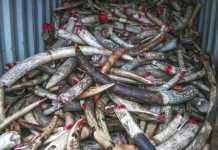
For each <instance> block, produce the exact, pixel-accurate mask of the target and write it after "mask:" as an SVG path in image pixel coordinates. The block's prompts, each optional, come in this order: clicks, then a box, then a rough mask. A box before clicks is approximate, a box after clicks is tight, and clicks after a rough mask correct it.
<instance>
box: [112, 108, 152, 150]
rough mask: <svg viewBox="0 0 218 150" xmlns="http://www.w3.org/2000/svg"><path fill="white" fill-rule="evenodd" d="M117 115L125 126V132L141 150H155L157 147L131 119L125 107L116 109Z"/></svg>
mask: <svg viewBox="0 0 218 150" xmlns="http://www.w3.org/2000/svg"><path fill="white" fill-rule="evenodd" d="M115 113H116V115H117V117H118V118H119V120H120V122H121V123H122V125H123V126H124V128H125V130H126V131H127V132H128V134H129V135H130V137H131V138H132V139H133V140H134V142H135V143H136V144H137V146H138V147H139V148H140V149H146V150H155V147H154V146H153V145H152V144H151V143H150V141H149V140H148V139H147V138H146V136H145V135H144V133H143V132H142V131H141V130H140V128H139V127H138V125H137V124H136V123H135V121H134V119H133V118H132V117H131V115H130V113H129V112H128V111H127V109H126V107H125V105H122V104H121V105H118V106H117V107H116V108H115Z"/></svg>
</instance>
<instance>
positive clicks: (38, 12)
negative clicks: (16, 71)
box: [0, 0, 62, 76]
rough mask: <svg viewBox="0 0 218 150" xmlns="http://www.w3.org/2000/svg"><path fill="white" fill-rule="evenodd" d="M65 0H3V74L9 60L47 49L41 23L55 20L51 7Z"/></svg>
mask: <svg viewBox="0 0 218 150" xmlns="http://www.w3.org/2000/svg"><path fill="white" fill-rule="evenodd" d="M61 4H62V0H0V76H1V75H2V74H3V73H4V69H3V66H4V64H6V63H9V62H13V61H16V60H17V61H19V60H23V59H25V58H27V57H29V56H32V55H34V54H36V53H38V52H42V51H44V50H45V49H46V46H47V45H46V44H45V42H44V41H43V39H42V38H41V34H42V24H43V23H45V22H47V23H51V22H54V17H52V14H51V9H52V8H56V7H59V6H61Z"/></svg>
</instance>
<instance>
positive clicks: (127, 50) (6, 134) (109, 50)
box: [0, 0, 218, 150]
mask: <svg viewBox="0 0 218 150" xmlns="http://www.w3.org/2000/svg"><path fill="white" fill-rule="evenodd" d="M200 8H201V4H200V3H198V4H193V3H191V2H190V1H189V0H180V1H177V0H137V1H126V0H119V1H118V0H106V1H99V0H95V1H94V0H80V1H75V0H63V6H61V7H58V8H54V9H52V14H53V16H54V17H55V22H54V23H51V24H48V23H44V24H43V25H42V30H43V33H42V38H43V39H44V40H45V42H46V43H47V44H49V45H50V47H49V48H48V49H46V50H45V51H44V52H42V53H38V54H35V55H34V56H31V57H29V58H27V59H25V60H22V61H16V62H12V63H8V64H6V65H5V69H6V70H7V72H6V73H5V74H4V75H3V76H2V77H1V78H0V149H4V150H10V149H15V150H35V149H41V150H42V149H43V150H51V149H52V150H53V149H54V150H65V149H67V150H68V149H70V150H79V149H81V150H101V149H107V150H135V149H142V150H145V149H146V150H155V149H157V150H181V149H186V150H200V149H217V142H215V141H217V134H218V133H217V131H218V125H217V124H218V119H217V121H216V113H217V112H216V106H217V86H216V78H215V61H214V56H213V55H212V54H211V53H208V52H206V51H207V50H202V49H201V48H200V46H199V45H200V43H201V39H202V36H203V35H202V33H201V32H198V31H197V25H196V24H194V23H193V21H194V19H195V17H196V16H197V14H198V12H199V11H200ZM215 122H216V123H217V124H215ZM214 124H215V125H214ZM213 128H214V129H213ZM212 131H213V132H212ZM210 135H212V136H211V138H210V139H209V137H210Z"/></svg>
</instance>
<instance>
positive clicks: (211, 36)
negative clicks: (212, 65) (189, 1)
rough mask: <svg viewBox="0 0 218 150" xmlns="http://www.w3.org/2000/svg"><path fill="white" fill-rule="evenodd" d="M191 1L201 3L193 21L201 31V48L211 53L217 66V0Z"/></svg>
mask: <svg viewBox="0 0 218 150" xmlns="http://www.w3.org/2000/svg"><path fill="white" fill-rule="evenodd" d="M193 2H194V3H195V4H197V3H201V4H202V8H201V10H200V13H199V14H198V16H197V18H196V21H195V22H196V23H197V24H198V30H199V31H200V32H202V33H203V39H202V43H201V46H202V49H203V50H204V51H207V52H211V53H213V55H214V56H215V59H216V66H218V1H217V0H193Z"/></svg>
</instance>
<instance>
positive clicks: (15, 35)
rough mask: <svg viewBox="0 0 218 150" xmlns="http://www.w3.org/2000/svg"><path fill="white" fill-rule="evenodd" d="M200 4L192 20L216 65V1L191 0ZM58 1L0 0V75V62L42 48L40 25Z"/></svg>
mask: <svg viewBox="0 0 218 150" xmlns="http://www.w3.org/2000/svg"><path fill="white" fill-rule="evenodd" d="M193 2H194V3H195V4H196V3H198V2H200V3H202V8H201V11H200V13H199V14H198V16H197V18H196V20H195V22H196V23H197V24H198V30H199V31H201V32H202V33H203V40H202V43H201V44H202V49H203V50H205V51H208V52H212V53H213V54H214V56H215V58H216V66H218V42H217V41H218V29H217V28H218V5H217V3H218V2H217V0H193ZM61 3H62V0H0V76H1V75H2V74H3V72H4V69H3V65H4V64H6V63H8V62H13V61H15V60H23V59H25V58H27V57H29V56H32V55H34V54H36V53H38V52H42V51H43V50H45V49H46V44H45V43H44V42H43V39H42V38H41V33H42V28H41V26H42V24H43V23H44V22H47V23H50V22H54V17H52V15H51V9H52V8H56V7H58V6H61Z"/></svg>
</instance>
